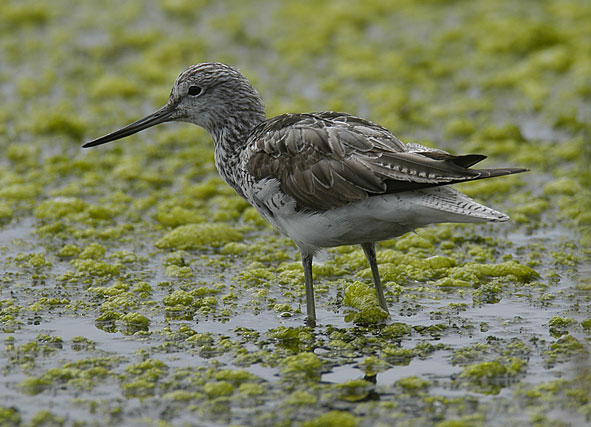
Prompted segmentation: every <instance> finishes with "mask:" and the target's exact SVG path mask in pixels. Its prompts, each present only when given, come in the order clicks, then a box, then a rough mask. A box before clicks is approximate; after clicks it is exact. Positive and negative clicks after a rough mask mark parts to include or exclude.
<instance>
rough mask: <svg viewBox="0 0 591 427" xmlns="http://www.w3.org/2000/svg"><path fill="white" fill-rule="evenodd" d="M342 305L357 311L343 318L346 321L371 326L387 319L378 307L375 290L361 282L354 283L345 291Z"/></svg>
mask: <svg viewBox="0 0 591 427" xmlns="http://www.w3.org/2000/svg"><path fill="white" fill-rule="evenodd" d="M343 302H344V304H345V305H347V306H349V307H352V308H354V309H356V310H358V311H356V312H354V313H350V314H348V315H347V316H346V317H345V320H346V321H349V322H351V321H352V322H355V323H359V324H363V325H371V324H376V323H379V322H382V321H384V320H386V319H387V317H388V314H387V313H386V312H385V311H384V310H382V309H381V308H380V306H379V305H378V297H377V295H376V293H375V289H373V288H372V287H370V286H367V285H366V284H364V283H361V282H355V283H352V284H350V285H349V286H347V288H346V289H345V298H344V300H343Z"/></svg>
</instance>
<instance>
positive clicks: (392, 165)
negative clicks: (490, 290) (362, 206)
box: [243, 112, 526, 210]
mask: <svg viewBox="0 0 591 427" xmlns="http://www.w3.org/2000/svg"><path fill="white" fill-rule="evenodd" d="M247 144H248V149H247V150H246V151H245V153H247V154H246V155H245V158H243V165H244V167H245V168H246V171H247V172H248V173H249V174H250V176H252V177H253V178H254V179H255V180H257V181H258V180H262V179H265V178H273V179H276V180H278V181H279V183H280V188H281V191H283V192H284V193H285V194H287V195H289V196H291V197H293V198H294V199H295V201H296V203H297V208H298V209H301V210H327V209H332V208H336V207H340V206H345V205H347V204H348V203H352V202H355V201H359V200H363V199H365V198H367V197H371V196H375V195H379V194H387V193H396V192H402V191H411V190H416V189H420V188H427V187H433V186H439V185H446V184H453V183H456V182H463V181H469V180H474V179H481V178H487V177H491V176H500V175H508V174H511V173H519V172H524V171H526V169H511V168H507V169H469V167H471V166H473V165H474V164H476V163H478V162H480V161H482V160H484V159H485V158H486V156H483V155H480V154H468V155H463V156H455V155H452V154H450V153H447V152H445V151H442V150H436V149H429V148H427V147H423V146H421V145H419V144H409V145H408V146H407V145H406V144H404V143H403V142H402V141H400V140H399V139H398V138H396V137H395V136H394V135H393V134H392V133H390V132H389V131H388V130H387V129H385V128H383V127H381V126H379V125H376V124H374V123H371V122H369V121H367V120H364V119H361V118H359V117H355V116H351V115H349V114H345V113H335V112H322V113H314V114H285V115H282V116H278V117H275V118H273V119H271V120H268V121H266V122H264V123H263V124H261V125H259V126H257V127H256V128H255V129H254V130H253V131H252V132H251V134H250V136H249V139H248V142H247Z"/></svg>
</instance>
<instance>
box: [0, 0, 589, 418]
mask: <svg viewBox="0 0 591 427" xmlns="http://www.w3.org/2000/svg"><path fill="white" fill-rule="evenodd" d="M2 8H3V13H2V14H0V15H1V16H0V34H1V35H2V37H0V93H2V94H3V95H4V100H3V103H2V105H1V106H0V285H1V287H0V334H1V338H2V346H0V348H1V350H0V366H2V370H1V371H0V372H1V374H0V425H67V426H74V425H75V426H81V425H174V426H181V425H208V426H209V425H212V426H215V425H229V424H232V425H273V426H275V425H277V426H289V425H305V426H336V425H339V427H342V426H354V425H359V426H373V425H402V426H406V425H408V426H414V425H437V426H440V427H444V426H448V427H449V426H452V425H453V426H474V425H476V426H478V425H515V426H521V425H523V426H525V425H540V426H545V425H548V426H550V425H551V426H556V425H572V426H579V425H585V423H589V422H590V421H591V418H590V417H591V386H590V384H591V366H590V357H589V342H590V340H591V308H590V307H591V305H590V298H591V294H590V292H591V280H590V277H591V260H590V258H589V253H590V249H589V248H590V245H591V243H590V242H591V233H590V228H589V225H590V223H591V217H590V216H589V213H588V212H589V211H591V206H589V202H590V200H591V194H590V187H589V170H588V165H589V160H590V159H589V155H590V152H591V149H590V147H589V139H588V135H589V132H590V129H589V123H591V118H590V117H589V112H590V111H591V104H590V102H589V101H590V96H591V93H590V92H589V85H588V77H589V69H590V68H591V60H590V58H589V55H588V46H589V43H591V33H590V31H589V29H588V28H587V27H588V25H586V24H587V23H588V21H589V19H591V16H589V14H590V11H589V8H588V7H587V5H586V4H585V2H583V1H563V0H560V1H559V0H555V1H547V2H523V3H517V4H516V3H515V2H504V1H501V2H495V3H494V4H493V3H490V2H485V1H476V2H461V1H458V2H427V3H424V4H417V3H416V2H411V1H397V2H394V3H392V2H381V1H368V2H363V3H350V4H348V5H347V6H346V7H344V6H343V3H342V2H334V1H327V2H318V1H314V2H311V1H301V2H298V3H293V4H292V3H281V4H276V3H271V2H270V3H268V4H265V7H263V8H261V4H260V2H241V3H240V4H236V3H235V2H224V1H221V2H208V1H200V2H192V1H191V2H189V1H187V2H185V1H168V0H160V1H148V2H126V3H125V4H120V2H114V1H110V0H104V1H99V2H93V3H92V4H90V3H88V4H80V3H79V2H72V1H70V0H60V1H57V2H53V3H52V6H51V7H49V6H48V5H46V4H45V3H43V2H36V1H25V2H22V1H19V2H16V1H15V2H8V3H6V5H3V6H2ZM263 9H264V13H261V10H263ZM205 60H220V61H224V62H227V63H230V64H233V65H236V66H238V67H239V68H240V69H241V70H242V71H243V72H244V73H245V75H246V76H247V77H248V78H249V79H251V81H252V82H253V84H254V85H255V86H256V87H257V89H258V90H259V91H260V93H261V95H262V96H263V98H264V100H265V102H266V105H267V108H268V113H269V115H270V116H272V115H276V114H280V113H284V112H299V111H314V110H326V109H331V110H337V111H339V110H341V111H342V110H345V111H348V112H351V113H355V114H360V115H364V116H366V117H368V118H370V119H371V120H373V121H375V122H378V123H381V124H383V125H385V126H387V127H388V128H390V129H391V130H393V131H394V132H395V133H396V134H397V135H398V136H399V137H401V138H402V139H403V140H405V141H408V142H411V141H414V142H419V143H423V144H427V145H433V146H438V147H441V148H445V149H448V150H450V151H452V152H455V153H468V152H476V153H482V154H486V155H488V156H489V159H488V160H486V162H485V163H483V165H484V166H485V167H496V166H511V167H517V166H521V167H527V168H530V169H531V172H530V173H528V174H521V175H519V176H512V177H505V178H499V179H496V180H487V181H481V182H476V183H470V184H465V185H462V186H458V188H459V189H460V190H461V191H464V192H466V193H467V194H469V195H470V196H471V197H474V198H476V199H478V200H479V201H482V202H484V203H486V204H488V205H490V206H492V207H494V208H496V209H500V210H503V211H505V212H507V213H508V214H510V215H511V217H512V219H513V221H512V222H510V223H506V224H495V225H448V224H445V225H438V226H432V227H428V228H425V229H422V230H418V231H417V232H416V233H411V234H408V235H406V236H403V237H401V238H399V239H396V240H394V241H389V242H383V243H381V244H380V247H379V251H378V260H379V263H380V269H381V273H382V276H383V279H384V283H385V288H386V298H387V300H388V304H389V307H390V312H391V316H390V318H389V319H385V318H384V317H383V314H382V313H381V312H379V310H376V309H375V307H376V304H377V302H376V300H375V296H374V294H373V288H372V285H371V283H372V282H371V272H370V271H369V269H368V267H367V265H366V262H365V260H364V257H363V253H362V251H361V250H360V249H359V248H352V247H344V248H337V249H334V250H329V251H325V252H323V253H321V254H319V256H318V257H317V258H316V259H315V266H314V267H315V269H314V272H315V287H316V292H317V311H318V313H317V314H318V319H319V326H318V327H317V328H315V329H310V328H306V327H305V326H304V314H303V313H302V311H303V310H304V309H305V301H304V289H303V272H302V268H301V266H300V263H299V259H298V257H297V251H296V248H295V246H294V245H293V244H292V243H291V242H290V241H289V240H288V239H285V238H283V237H281V236H279V235H278V234H277V233H276V232H275V231H273V230H272V229H271V228H270V227H269V226H267V225H266V224H265V223H264V221H263V220H262V219H261V218H260V217H259V216H258V214H256V212H254V210H253V209H252V208H250V207H248V205H247V204H246V203H245V202H244V201H242V200H241V199H239V198H238V196H236V195H235V194H234V193H233V191H232V190H231V189H230V188H229V187H228V186H227V185H225V184H224V183H223V182H222V181H221V179H220V178H219V177H218V176H217V173H216V171H215V168H214V166H213V152H212V149H213V147H212V142H211V140H210V138H209V136H208V135H206V134H205V132H203V131H202V130H200V129H197V128H195V127H192V126H190V125H186V124H185V125H180V124H170V125H166V126H161V127H159V128H155V129H152V130H149V131H146V132H143V133H141V134H139V135H137V136H134V137H130V138H129V139H128V140H124V141H120V142H117V143H113V144H109V145H107V146H104V147H100V148H97V149H93V150H83V149H80V144H81V143H82V141H84V140H88V139H90V138H93V137H96V136H99V135H102V134H103V133H106V132H109V131H111V130H114V129H116V128H118V127H120V126H122V125H124V124H126V123H128V122H130V121H132V120H135V119H136V118H138V117H140V116H142V115H144V114H146V113H149V112H151V111H152V110H154V109H155V108H157V107H159V106H160V105H161V104H162V103H164V102H165V101H166V98H167V96H168V93H169V91H170V86H171V85H172V82H173V81H174V78H175V77H176V75H177V74H178V73H179V72H181V71H182V70H183V69H185V68H186V66H188V65H189V64H191V63H196V62H200V61H205ZM175 230H177V234H180V235H182V236H185V238H180V239H179V238H177V237H178V236H176V235H175V234H174V231H175ZM175 236H176V237H175Z"/></svg>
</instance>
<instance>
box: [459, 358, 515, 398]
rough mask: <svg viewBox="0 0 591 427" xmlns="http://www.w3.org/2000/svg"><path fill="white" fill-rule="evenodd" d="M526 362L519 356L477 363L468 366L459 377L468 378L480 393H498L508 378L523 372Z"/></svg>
mask: <svg viewBox="0 0 591 427" xmlns="http://www.w3.org/2000/svg"><path fill="white" fill-rule="evenodd" d="M503 362H504V363H503ZM524 364H525V362H524V361H522V360H520V359H517V358H511V359H509V360H507V361H499V360H493V361H490V362H480V363H475V364H472V365H468V366H466V367H465V368H464V370H463V371H462V373H461V374H460V376H459V378H460V379H464V380H467V381H468V383H469V384H471V385H472V386H474V387H475V389H476V390H477V391H479V392H480V393H485V394H497V393H499V391H500V390H501V388H503V386H504V384H505V383H506V382H507V381H508V380H510V379H511V378H512V377H515V376H516V375H517V374H519V373H520V372H522V370H523V369H524Z"/></svg>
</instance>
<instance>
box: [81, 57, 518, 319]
mask: <svg viewBox="0 0 591 427" xmlns="http://www.w3.org/2000/svg"><path fill="white" fill-rule="evenodd" d="M169 121H183V122H190V123H193V124H195V125H197V126H201V127H203V128H205V130H207V131H208V132H209V134H210V135H211V136H212V137H213V140H214V147H215V165H216V167H217V169H218V171H219V173H220V175H221V176H222V178H223V179H224V180H225V181H226V182H227V183H228V184H229V185H230V186H231V187H232V188H234V190H236V192H237V193H238V194H239V195H240V196H242V197H243V198H245V199H246V200H247V201H248V202H249V203H250V204H251V205H252V206H254V207H255V208H256V210H257V211H258V212H259V213H260V214H261V215H262V216H263V217H264V218H265V219H266V220H267V221H269V222H270V223H271V224H273V226H274V227H275V228H277V230H279V231H280V232H281V233H283V234H285V235H287V236H289V237H290V238H291V239H292V240H293V241H294V242H295V244H296V245H297V246H298V248H299V250H300V253H301V256H302V263H303V265H304V278H305V288H306V309H307V323H308V325H310V326H314V325H315V323H316V309H315V305H314V288H313V283H312V259H313V257H314V254H315V253H316V252H317V251H318V250H319V249H320V248H326V247H334V246H341V245H352V244H359V245H361V247H362V248H363V251H364V252H365V256H366V257H367V260H368V262H369V266H370V267H371V272H372V275H373V280H374V284H375V288H376V292H377V297H378V301H379V304H380V306H381V307H382V309H384V310H385V311H386V312H388V306H387V304H386V300H385V298H384V291H383V287H382V283H381V280H380V273H379V271H378V265H377V261H376V251H375V242H377V241H381V240H387V239H391V238H393V237H397V236H400V235H402V234H405V233H407V232H409V231H411V230H414V229H415V228H418V227H423V226H426V225H428V224H434V223H441V222H503V221H508V220H509V217H508V216H507V215H505V214H503V213H501V212H498V211H495V210H493V209H490V208H488V207H486V206H483V205H480V204H478V203H476V202H474V201H473V200H472V199H470V198H469V197H468V196H466V195H464V194H462V193H460V192H459V191H456V190H455V189H453V188H451V187H449V185H450V184H454V183H459V182H466V181H472V180H475V179H483V178H492V177H495V176H502V175H509V174H513V173H519V172H525V171H526V169H521V168H503V169H471V167H472V166H473V165H475V164H476V163H478V162H480V161H481V160H483V159H485V158H486V156H483V155H480V154H468V155H461V156H455V155H452V154H449V153H447V152H445V151H442V150H437V149H432V148H427V147H424V146H422V145H419V144H405V143H404V142H402V141H400V140H399V139H398V138H396V136H394V135H393V134H392V133H391V132H390V131H389V130H387V129H386V128H384V127H382V126H379V125H377V124H375V123H372V122H370V121H368V120H365V119H362V118H359V117H355V116H353V115H351V114H347V113H337V112H332V111H326V112H318V113H308V114H283V115H280V116H277V117H274V118H272V119H267V118H266V115H265V107H264V105H263V101H262V100H261V98H260V96H259V94H258V93H257V91H256V90H255V89H254V88H253V87H252V85H251V84H250V83H249V81H248V80H247V79H246V78H245V77H244V76H243V75H242V74H241V73H240V72H239V71H238V70H237V69H235V68H233V67H230V66H228V65H225V64H221V63H216V62H210V63H202V64H197V65H193V66H191V67H189V68H188V69H187V70H185V71H184V72H183V73H181V74H180V75H179V76H178V78H177V79H176V81H175V83H174V86H173V88H172V92H171V94H170V98H169V100H168V102H167V103H166V105H164V106H163V107H162V108H160V109H159V110H157V111H155V112H154V113H152V114H150V115H149V116H147V117H145V118H143V119H140V120H137V121H135V122H133V123H131V124H129V125H127V126H125V127H123V128H122V129H119V130H117V131H115V132H112V133H110V134H108V135H105V136H102V137H100V138H97V139H94V140H92V141H89V142H87V143H86V144H84V145H83V147H94V146H96V145H100V144H104V143H106V142H110V141H114V140H116V139H120V138H124V137H126V136H129V135H132V134H134V133H136V132H139V131H141V130H143V129H146V128H149V127H151V126H154V125H157V124H159V123H163V122H169Z"/></svg>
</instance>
